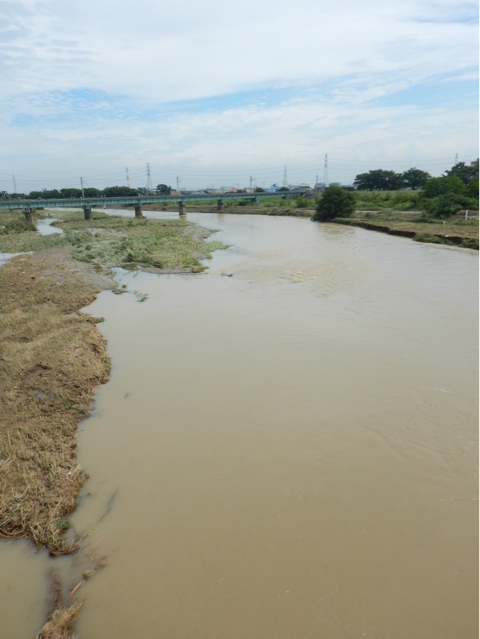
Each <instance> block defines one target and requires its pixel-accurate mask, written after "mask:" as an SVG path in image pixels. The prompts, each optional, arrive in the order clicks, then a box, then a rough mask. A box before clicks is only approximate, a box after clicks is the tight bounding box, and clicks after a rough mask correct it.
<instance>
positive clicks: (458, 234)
mask: <svg viewBox="0 0 480 639" xmlns="http://www.w3.org/2000/svg"><path fill="white" fill-rule="evenodd" d="M355 197H356V199H357V206H356V211H355V213H354V214H353V215H351V216H349V217H348V218H336V219H334V220H332V222H334V223H336V224H347V225H350V226H359V227H362V228H365V229H368V230H372V231H380V232H382V233H389V234H390V235H400V236H403V237H410V238H412V239H413V240H415V241H417V242H430V243H434V244H447V245H452V246H461V247H463V248H472V249H477V250H478V246H479V241H478V230H479V229H478V211H471V212H470V215H469V219H468V221H465V220H464V214H463V213H459V214H456V215H452V216H450V217H448V218H446V219H440V218H436V217H434V216H431V215H428V214H426V213H425V212H423V211H421V210H419V208H418V192H415V191H387V192H385V191H375V192H364V191H356V192H355ZM145 210H151V211H155V210H157V211H158V210H167V208H166V207H164V206H162V205H161V204H150V205H147V206H145ZM169 210H171V211H172V212H176V209H175V208H170V209H169ZM188 211H190V212H192V213H194V212H204V213H217V212H218V211H217V207H216V200H212V201H205V202H191V203H190V202H189V203H188V204H187V212H188ZM314 212H315V199H313V198H309V199H304V198H301V197H299V198H295V199H288V200H284V199H282V198H281V197H278V198H271V199H268V200H260V201H259V203H258V204H252V203H251V202H249V201H248V200H243V201H242V200H226V201H225V213H236V214H242V213H243V214H250V215H288V216H295V217H312V215H313V213H314Z"/></svg>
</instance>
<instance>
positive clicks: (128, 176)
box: [125, 166, 130, 188]
mask: <svg viewBox="0 0 480 639" xmlns="http://www.w3.org/2000/svg"><path fill="white" fill-rule="evenodd" d="M125 171H126V172H127V186H128V187H129V188H130V175H129V174H128V166H127V168H126V169H125Z"/></svg>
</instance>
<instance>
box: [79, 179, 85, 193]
mask: <svg viewBox="0 0 480 639" xmlns="http://www.w3.org/2000/svg"><path fill="white" fill-rule="evenodd" d="M80 185H81V187H82V197H85V191H84V190H83V178H82V177H81V178H80Z"/></svg>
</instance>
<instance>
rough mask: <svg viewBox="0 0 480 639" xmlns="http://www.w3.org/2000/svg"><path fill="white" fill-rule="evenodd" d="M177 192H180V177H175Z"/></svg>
mask: <svg viewBox="0 0 480 639" xmlns="http://www.w3.org/2000/svg"><path fill="white" fill-rule="evenodd" d="M177 193H180V178H179V177H177Z"/></svg>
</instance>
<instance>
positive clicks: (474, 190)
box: [12, 177, 478, 200]
mask: <svg viewBox="0 0 480 639" xmlns="http://www.w3.org/2000/svg"><path fill="white" fill-rule="evenodd" d="M467 195H468V197H474V198H477V200H478V177H476V178H473V180H470V182H469V183H468V184H467ZM12 197H13V196H12Z"/></svg>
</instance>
